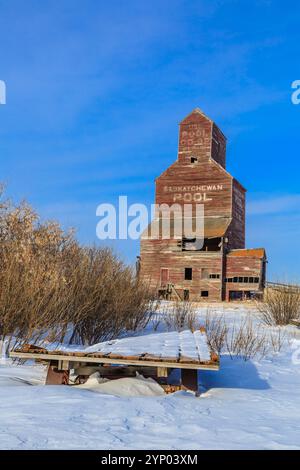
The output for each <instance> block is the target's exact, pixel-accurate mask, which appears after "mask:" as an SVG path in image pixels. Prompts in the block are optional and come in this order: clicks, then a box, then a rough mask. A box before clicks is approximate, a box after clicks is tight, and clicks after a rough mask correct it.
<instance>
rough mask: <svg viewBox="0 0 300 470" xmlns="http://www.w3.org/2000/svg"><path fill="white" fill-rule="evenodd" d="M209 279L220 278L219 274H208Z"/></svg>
mask: <svg viewBox="0 0 300 470" xmlns="http://www.w3.org/2000/svg"><path fill="white" fill-rule="evenodd" d="M209 279H220V274H210V275H209Z"/></svg>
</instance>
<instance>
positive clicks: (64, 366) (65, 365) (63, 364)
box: [58, 360, 70, 370]
mask: <svg viewBox="0 0 300 470" xmlns="http://www.w3.org/2000/svg"><path fill="white" fill-rule="evenodd" d="M69 369H70V362H69V361H65V360H62V361H60V360H59V361H58V370H69Z"/></svg>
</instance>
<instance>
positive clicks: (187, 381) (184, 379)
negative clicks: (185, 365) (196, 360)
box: [181, 369, 199, 396]
mask: <svg viewBox="0 0 300 470" xmlns="http://www.w3.org/2000/svg"><path fill="white" fill-rule="evenodd" d="M197 372H198V371H197V370H195V369H182V370H181V384H182V386H183V388H186V389H188V390H192V391H193V392H195V394H196V395H197V396H198V395H199V391H198V373H197Z"/></svg>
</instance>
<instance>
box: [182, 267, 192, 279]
mask: <svg viewBox="0 0 300 470" xmlns="http://www.w3.org/2000/svg"><path fill="white" fill-rule="evenodd" d="M184 279H185V280H186V281H191V280H192V279H193V269H192V268H184Z"/></svg>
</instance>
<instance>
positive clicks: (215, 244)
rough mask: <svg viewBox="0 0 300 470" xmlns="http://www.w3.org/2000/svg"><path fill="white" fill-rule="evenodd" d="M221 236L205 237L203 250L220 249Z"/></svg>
mask: <svg viewBox="0 0 300 470" xmlns="http://www.w3.org/2000/svg"><path fill="white" fill-rule="evenodd" d="M220 243H221V238H220V237H218V238H205V239H204V243H203V247H202V248H201V251H220V250H221V245H220Z"/></svg>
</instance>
